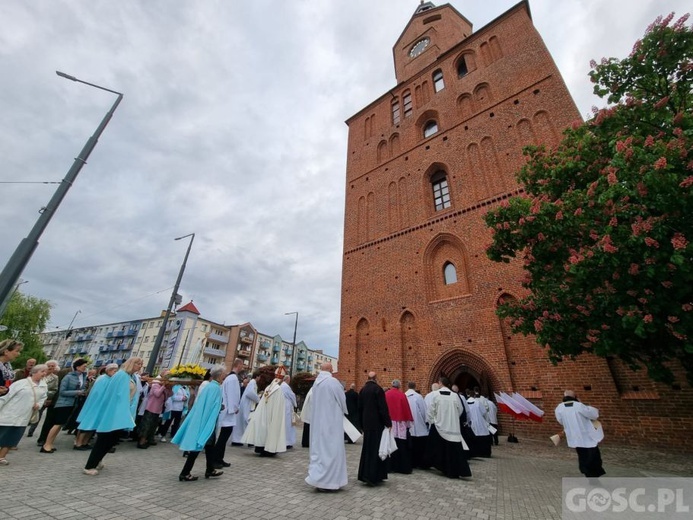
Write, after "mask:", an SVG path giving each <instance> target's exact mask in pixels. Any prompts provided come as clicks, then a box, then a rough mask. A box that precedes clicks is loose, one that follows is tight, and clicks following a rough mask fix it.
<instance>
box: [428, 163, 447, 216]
mask: <svg viewBox="0 0 693 520" xmlns="http://www.w3.org/2000/svg"><path fill="white" fill-rule="evenodd" d="M431 188H432V189H433V204H434V206H435V208H436V211H440V210H442V209H445V208H449V207H450V188H449V187H448V177H447V175H446V173H445V172H444V171H442V170H439V171H437V172H436V173H434V174H433V176H432V177H431Z"/></svg>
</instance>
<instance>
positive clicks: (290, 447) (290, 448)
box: [286, 446, 294, 450]
mask: <svg viewBox="0 0 693 520" xmlns="http://www.w3.org/2000/svg"><path fill="white" fill-rule="evenodd" d="M286 449H287V450H293V449H294V447H293V446H287V447H286Z"/></svg>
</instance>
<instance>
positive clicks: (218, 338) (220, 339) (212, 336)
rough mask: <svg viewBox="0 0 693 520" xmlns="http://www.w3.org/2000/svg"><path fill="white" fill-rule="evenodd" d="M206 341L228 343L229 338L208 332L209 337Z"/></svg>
mask: <svg viewBox="0 0 693 520" xmlns="http://www.w3.org/2000/svg"><path fill="white" fill-rule="evenodd" d="M207 339H209V340H211V341H216V342H217V343H224V344H226V343H228V341H229V337H228V336H226V335H224V334H217V333H216V332H210V333H209V336H207Z"/></svg>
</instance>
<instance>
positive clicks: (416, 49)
mask: <svg viewBox="0 0 693 520" xmlns="http://www.w3.org/2000/svg"><path fill="white" fill-rule="evenodd" d="M430 42H431V39H430V38H421V39H420V40H419V41H418V42H416V43H415V44H414V46H413V47H412V48H411V50H410V51H409V57H410V58H416V57H417V56H418V55H419V54H421V53H422V52H423V51H424V50H425V49H426V47H428V44H429V43H430Z"/></svg>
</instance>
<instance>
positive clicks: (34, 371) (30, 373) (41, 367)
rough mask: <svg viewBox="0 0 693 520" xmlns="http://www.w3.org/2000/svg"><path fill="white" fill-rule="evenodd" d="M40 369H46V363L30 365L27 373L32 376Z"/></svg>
mask: <svg viewBox="0 0 693 520" xmlns="http://www.w3.org/2000/svg"><path fill="white" fill-rule="evenodd" d="M41 370H48V365H46V364H45V363H44V364H41V365H34V366H33V367H31V370H29V375H30V376H33V375H34V374H35V373H36V372H40V371H41Z"/></svg>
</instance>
